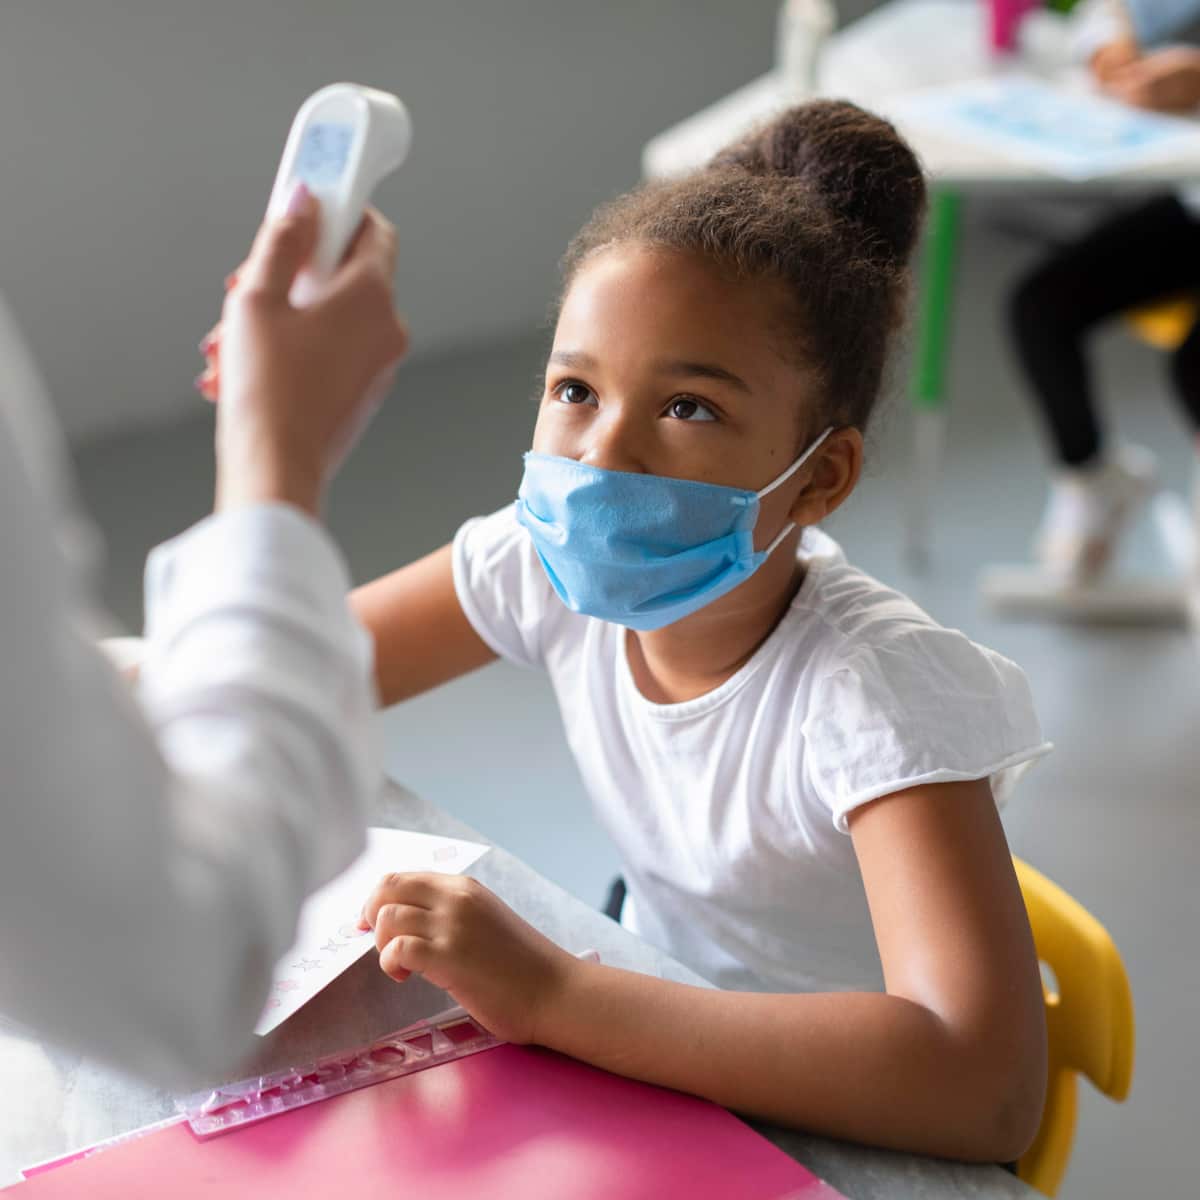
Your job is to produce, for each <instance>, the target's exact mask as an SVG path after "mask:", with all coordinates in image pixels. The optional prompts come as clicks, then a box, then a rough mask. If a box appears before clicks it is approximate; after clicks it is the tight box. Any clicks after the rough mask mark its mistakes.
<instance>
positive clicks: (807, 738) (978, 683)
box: [801, 627, 1052, 833]
mask: <svg viewBox="0 0 1200 1200" xmlns="http://www.w3.org/2000/svg"><path fill="white" fill-rule="evenodd" d="M801 729H802V733H803V736H804V777H805V779H806V781H807V783H808V786H809V787H810V788H811V789H812V791H813V792H814V793H815V794H816V796H817V798H818V800H819V801H820V802H821V804H822V805H823V806H824V807H826V808H827V809H828V810H829V812H830V814H831V815H832V817H833V821H834V824H835V825H836V826H837V828H838V829H840V830H841V831H842V832H843V833H845V832H847V831H848V824H847V817H848V815H849V813H850V812H852V811H853V810H854V809H855V808H857V807H859V806H860V805H862V804H866V803H868V802H869V801H871V800H876V799H878V798H879V797H880V796H886V795H889V794H890V793H892V792H897V791H900V790H902V789H903V788H908V787H915V786H916V785H918V784H923V783H950V782H954V781H956V780H966V779H988V780H990V782H991V785H992V792H993V795H994V796H995V797H996V801H997V803H998V804H1003V803H1004V802H1005V801H1006V800H1007V799H1008V796H1009V795H1010V794H1011V792H1012V789H1013V787H1014V786H1015V784H1016V782H1017V781H1018V779H1019V778H1020V777H1021V775H1023V774H1024V772H1025V770H1026V769H1028V767H1029V766H1030V765H1031V764H1032V763H1033V762H1034V761H1035V760H1036V759H1038V758H1040V757H1041V756H1042V755H1044V754H1047V753H1048V752H1049V751H1050V750H1051V748H1052V747H1051V746H1050V743H1048V742H1047V741H1046V740H1045V739H1044V738H1043V737H1042V731H1041V727H1040V725H1039V723H1038V719H1037V714H1036V712H1035V711H1034V706H1033V697H1032V694H1031V692H1030V689H1029V681H1028V680H1027V679H1026V677H1025V673H1024V672H1023V671H1022V670H1021V669H1020V667H1018V666H1017V665H1016V664H1015V663H1013V662H1010V661H1009V660H1008V659H1006V658H1004V657H1003V656H1002V655H999V654H996V653H994V652H993V651H991V650H987V649H985V648H984V647H982V646H978V645H976V644H975V643H974V642H972V641H971V640H970V639H969V638H967V637H965V636H964V635H963V634H961V633H959V632H957V631H955V630H949V629H942V628H940V627H931V628H926V629H920V630H909V631H906V632H904V633H900V634H897V635H896V636H894V637H892V638H889V639H888V640H887V641H885V642H883V643H882V644H880V645H875V646H871V647H869V648H866V649H864V650H861V651H859V652H856V653H855V654H853V656H852V657H850V658H849V659H848V660H847V661H846V662H845V663H844V664H841V665H837V666H835V667H834V668H833V669H832V670H830V671H829V672H828V673H827V674H825V675H824V676H823V677H822V678H820V679H819V680H818V681H817V683H816V684H815V685H814V689H813V692H812V695H811V699H810V703H809V706H808V711H807V714H806V716H805V718H804V721H803V723H802V726H801Z"/></svg>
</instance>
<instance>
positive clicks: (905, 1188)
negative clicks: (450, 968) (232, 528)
mask: <svg viewBox="0 0 1200 1200" xmlns="http://www.w3.org/2000/svg"><path fill="white" fill-rule="evenodd" d="M376 822H377V823H378V824H382V825H394V826H399V827H403V828H406V829H415V830H420V831H423V832H427V833H439V834H444V835H446V836H448V837H460V838H469V839H471V840H472V841H478V842H486V841H487V839H486V838H484V837H482V836H480V835H479V834H478V833H476V832H475V831H474V830H472V829H470V828H468V827H467V826H465V825H463V824H462V823H461V822H460V821H457V820H455V819H454V818H453V817H451V816H449V815H448V814H447V813H444V812H442V811H441V810H440V809H438V808H437V807H435V806H434V805H432V804H430V803H428V802H426V801H423V800H421V799H420V798H418V797H417V796H415V795H413V794H412V793H411V792H408V791H406V790H405V789H403V788H400V787H398V786H396V785H395V784H390V785H388V786H387V788H385V790H384V793H383V795H382V796H381V798H380V802H379V807H378V812H377V815H376ZM470 874H472V875H475V876H476V877H477V878H478V879H480V880H481V881H482V882H483V883H486V884H487V885H488V886H489V887H490V888H492V889H493V890H494V891H495V892H496V893H497V894H498V895H500V896H502V897H503V898H504V899H505V900H506V901H507V902H508V903H509V904H511V905H512V907H513V908H515V909H516V910H517V912H519V913H520V914H521V915H522V916H523V917H524V918H525V919H526V920H528V921H530V922H531V923H532V924H534V925H536V926H537V927H538V928H539V929H541V930H542V931H543V932H545V933H546V934H547V935H548V936H549V937H551V938H553V939H554V940H555V941H556V942H558V943H559V944H560V945H562V946H565V947H567V948H568V949H570V950H575V951H579V950H584V949H587V948H589V947H592V948H595V949H596V950H598V951H599V952H600V955H601V958H602V959H603V960H604V961H605V962H608V963H612V964H613V965H616V966H621V967H626V968H628V969H630V970H634V971H642V972H645V973H648V974H654V975H658V976H660V977H662V978H664V979H672V980H677V981H679V982H681V983H692V984H703V982H704V981H703V980H701V979H699V978H698V977H697V976H695V975H693V974H692V973H691V972H690V971H689V970H687V968H685V967H683V966H681V965H680V964H679V963H677V962H675V961H674V960H673V959H671V958H669V957H668V956H667V955H665V954H662V953H661V952H659V951H657V950H655V949H653V948H652V947H650V946H648V945H646V944H645V943H644V942H642V941H640V940H639V939H637V938H636V937H634V936H633V935H632V934H630V933H627V932H626V931H625V930H624V929H622V928H621V927H620V926H618V925H616V924H614V923H613V922H612V921H610V920H609V919H608V918H607V917H605V916H603V915H602V914H601V913H599V912H597V911H595V910H593V909H591V908H589V907H588V906H587V905H586V904H584V903H582V902H581V901H580V900H578V899H576V898H575V897H573V896H571V895H570V894H568V893H567V892H565V891H563V890H562V889H561V888H559V887H557V886H556V885H555V884H552V883H551V882H550V881H549V880H547V879H544V878H543V877H542V876H540V875H539V874H537V872H536V871H534V870H533V869H532V868H531V867H528V866H526V865H525V864H524V863H523V862H521V861H520V860H519V859H517V858H514V857H513V856H512V855H511V854H509V853H507V852H506V851H504V850H500V849H493V850H492V851H491V852H490V853H489V854H486V855H485V856H484V857H483V858H482V859H481V860H480V861H479V862H478V863H477V864H476V865H475V866H474V867H473V868H472V870H471V872H470ZM447 1005H448V1001H447V999H446V996H445V994H444V993H443V992H440V991H438V990H437V989H436V988H433V987H431V986H430V985H429V984H427V983H425V981H424V980H421V979H416V978H414V979H411V980H409V982H408V983H406V984H404V985H403V986H402V987H398V986H396V985H395V984H394V983H392V982H391V981H390V980H388V979H387V978H386V977H385V976H384V975H383V974H382V973H381V972H380V971H379V969H378V967H377V965H376V961H375V956H374V955H370V954H369V955H367V956H366V957H365V958H363V959H361V960H360V961H359V962H358V963H357V964H356V965H355V966H354V967H352V968H351V969H350V970H349V971H347V972H346V973H345V974H344V975H342V976H341V977H340V978H339V979H338V980H337V981H336V982H335V983H333V984H331V985H330V986H329V987H328V988H326V989H325V991H324V992H322V993H320V994H319V995H318V996H316V997H315V998H314V999H313V1000H312V1001H310V1003H309V1004H308V1005H306V1006H305V1007H304V1008H303V1009H301V1010H300V1012H298V1013H297V1014H296V1015H295V1016H294V1017H292V1018H291V1020H289V1021H288V1022H286V1023H285V1024H284V1025H283V1026H281V1027H280V1028H279V1029H277V1030H276V1031H275V1032H274V1033H273V1034H271V1035H270V1036H268V1037H267V1038H264V1039H263V1044H262V1049H261V1053H260V1055H259V1056H258V1058H257V1059H256V1062H255V1064H253V1065H251V1066H249V1067H248V1068H247V1070H246V1072H245V1073H246V1074H247V1075H249V1074H251V1073H253V1071H254V1070H255V1069H256V1067H258V1068H261V1069H263V1070H270V1069H273V1068H276V1067H282V1066H286V1065H293V1064H296V1063H303V1062H307V1061H311V1060H312V1059H314V1058H317V1057H319V1056H320V1055H322V1054H327V1053H330V1052H332V1051H334V1050H339V1049H343V1048H345V1047H352V1046H356V1045H361V1044H363V1043H365V1042H368V1041H371V1040H372V1039H374V1038H377V1037H380V1036H382V1035H384V1034H386V1033H390V1032H391V1031H392V1030H394V1029H400V1028H402V1027H404V1026H405V1025H408V1024H410V1023H411V1022H412V1021H415V1020H418V1019H419V1018H421V1017H424V1016H429V1015H431V1014H433V1013H435V1012H438V1011H440V1010H441V1009H444V1008H446V1007H447ZM202 1082H204V1081H200V1080H197V1081H196V1083H197V1085H198V1086H199V1085H200V1084H201V1083H202ZM210 1082H211V1081H210ZM173 1112H174V1105H173V1102H172V1098H171V1096H170V1095H168V1094H167V1093H165V1092H162V1091H157V1090H155V1089H152V1088H147V1087H146V1086H144V1085H142V1084H139V1083H135V1082H132V1081H130V1080H127V1079H123V1078H121V1077H119V1076H117V1075H115V1074H114V1073H113V1072H111V1071H108V1070H106V1069H104V1068H102V1067H99V1066H97V1065H96V1064H94V1063H91V1062H89V1061H87V1060H85V1059H80V1058H79V1057H78V1056H77V1055H71V1054H68V1053H64V1052H62V1051H59V1050H56V1049H52V1048H48V1047H45V1046H43V1045H41V1044H40V1043H39V1042H37V1041H34V1040H30V1039H28V1038H27V1037H25V1036H22V1034H20V1033H19V1032H17V1031H15V1030H13V1029H11V1028H7V1027H5V1026H3V1025H0V1186H3V1185H5V1184H7V1183H10V1182H12V1181H13V1180H14V1179H16V1178H17V1177H18V1171H19V1169H20V1168H21V1167H22V1166H28V1165H29V1164H31V1163H34V1162H39V1161H42V1160H44V1159H47V1158H50V1157H53V1156H56V1155H59V1154H63V1153H66V1152H67V1151H69V1150H73V1149H76V1148H78V1147H80V1146H83V1145H87V1144H90V1143H92V1142H96V1141H100V1140H102V1139H104V1138H109V1137H112V1136H114V1135H116V1134H119V1133H123V1132H126V1131H127V1130H131V1129H136V1128H138V1127H139V1126H141V1125H146V1124H149V1123H150V1122H152V1121H156V1120H160V1119H162V1118H163V1117H166V1116H169V1115H171V1114H172V1113H173ZM757 1128H758V1129H759V1130H760V1131H761V1132H762V1133H763V1134H765V1135H766V1136H767V1137H768V1138H770V1140H771V1141H772V1142H774V1143H775V1144H776V1145H777V1146H779V1147H780V1148H781V1149H783V1150H784V1151H785V1152H786V1153H788V1154H790V1155H792V1157H793V1158H796V1159H798V1160H799V1161H800V1162H802V1163H804V1164H805V1165H806V1166H807V1167H809V1168H810V1169H811V1170H812V1171H814V1172H816V1174H818V1175H820V1176H821V1177H822V1178H824V1179H826V1180H828V1181H829V1182H830V1183H831V1184H833V1185H834V1187H836V1188H838V1189H840V1190H841V1191H843V1192H844V1193H845V1194H846V1195H847V1196H849V1197H851V1198H852V1200H884V1198H886V1200H903V1198H905V1197H913V1198H918V1200H942V1198H943V1197H945V1198H946V1200H949V1198H950V1197H979V1198H981V1200H1001V1198H1002V1197H1022V1196H1024V1197H1029V1196H1032V1195H1034V1193H1033V1192H1031V1191H1030V1190H1029V1189H1028V1188H1026V1187H1025V1185H1024V1184H1022V1183H1020V1182H1019V1181H1018V1180H1017V1179H1015V1178H1014V1177H1013V1176H1011V1175H1008V1174H1006V1173H1005V1172H1004V1171H1002V1170H1000V1168H998V1167H978V1166H966V1165H962V1164H957V1163H946V1162H940V1161H936V1160H932V1159H923V1158H916V1157H913V1156H911V1155H904V1154H893V1153H889V1152H886V1151H881V1150H871V1149H867V1148H865V1147H861V1146H855V1145H851V1144H848V1143H841V1142H833V1141H828V1140H826V1139H824V1138H817V1137H810V1136H808V1135H805V1134H800V1133H795V1132H792V1131H790V1130H784V1129H777V1128H774V1127H771V1126H757ZM19 1195H20V1192H19V1191H17V1192H16V1193H14V1200H15V1198H16V1196H19Z"/></svg>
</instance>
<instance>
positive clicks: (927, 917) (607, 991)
mask: <svg viewBox="0 0 1200 1200" xmlns="http://www.w3.org/2000/svg"><path fill="white" fill-rule="evenodd" d="M851 834H852V836H853V838H854V845H855V849H856V851H857V853H858V857H859V862H860V864H861V866H862V873H863V878H864V880H865V883H866V889H867V896H868V900H869V902H870V906H871V915H872V919H873V921H874V925H875V933H876V938H877V940H878V944H879V952H880V957H881V959H882V962H883V968H884V975H885V979H886V985H887V992H886V993H826V994H816V995H765V994H756V993H742V992H726V991H716V990H710V989H706V988H694V987H688V986H685V985H682V984H677V983H670V982H667V981H665V980H660V979H654V978H650V977H648V976H644V975H637V974H633V973H632V972H628V971H621V970H617V969H615V968H612V967H606V966H602V965H597V964H593V963H586V962H580V961H578V960H576V959H574V958H572V957H571V956H570V955H568V954H566V953H565V952H564V951H562V950H560V949H559V948H558V947H556V946H554V945H553V943H551V942H549V941H548V940H547V939H545V938H543V937H542V936H541V935H540V934H538V933H537V932H536V931H534V930H533V929H531V928H530V927H529V926H528V925H526V924H525V923H524V922H522V921H521V920H520V919H519V918H518V917H517V916H516V915H515V914H514V913H512V912H511V910H509V909H508V908H507V907H506V906H505V905H503V904H502V903H501V902H500V901H499V900H498V899H497V898H496V897H495V896H493V895H492V894H491V893H490V892H488V891H487V890H486V889H485V888H483V887H482V886H481V885H479V884H477V883H475V882H474V881H473V880H469V879H462V878H453V879H447V880H445V881H443V880H440V879H439V878H438V877H436V876H393V877H390V878H389V879H388V880H385V881H384V883H383V884H381V885H380V887H379V888H378V889H377V890H376V892H375V894H374V895H373V897H372V899H371V901H370V902H369V903H368V906H367V908H366V910H365V920H366V923H367V924H369V925H371V926H372V927H374V928H375V931H376V943H377V945H378V946H379V948H380V950H381V958H380V965H381V966H382V967H383V969H384V970H385V971H386V972H387V973H388V974H390V975H392V976H393V977H395V978H398V979H403V978H405V977H406V976H407V974H408V973H409V972H410V971H414V970H415V971H420V972H421V973H423V974H424V975H425V976H426V977H427V978H428V979H429V980H430V981H431V982H433V983H434V984H436V985H437V986H439V987H443V988H446V989H448V990H449V991H451V992H452V993H453V994H454V995H455V997H456V998H457V999H458V1000H459V1002H460V1003H462V1004H464V1005H465V1006H466V1007H467V1009H468V1011H470V1012H472V1013H473V1014H474V1015H475V1016H476V1017H477V1018H478V1019H479V1020H481V1021H482V1022H483V1023H484V1024H485V1025H486V1026H488V1028H490V1029H492V1030H493V1031H494V1032H496V1033H497V1034H498V1035H499V1036H502V1037H506V1038H509V1039H510V1040H514V1041H536V1042H538V1043H540V1044H542V1045H545V1046H550V1047H552V1048H553V1049H556V1050H561V1051H563V1052H564V1053H567V1054H570V1055H573V1056H574V1057H576V1058H580V1059H583V1060H585V1061H587V1062H590V1063H594V1064H595V1065H596V1066H599V1067H604V1068H605V1069H607V1070H610V1071H615V1072H617V1073H618V1074H622V1075H628V1076H632V1077H633V1078H636V1079H642V1080H646V1081H648V1082H651V1083H657V1084H662V1085H664V1086H666V1087H671V1088H676V1089H678V1090H679V1091H683V1092H691V1093H694V1094H696V1095H700V1096H706V1097H708V1098H709V1099H711V1100H714V1101H716V1102H717V1103H718V1104H722V1105H724V1106H725V1107H727V1108H732V1109H735V1110H737V1111H739V1112H743V1113H747V1114H750V1115H754V1116H758V1117H762V1118H766V1119H768V1120H771V1121H775V1122H778V1123H780V1124H784V1125H791V1126H798V1127H802V1128H805V1129H810V1130H813V1131H815V1132H819V1133H824V1134H829V1135H832V1136H835V1137H841V1138H850V1139H853V1140H856V1141H862V1142H870V1143H874V1144H876V1145H881V1146H891V1147H895V1148H897V1149H902V1150H909V1151H916V1152H922V1153H928V1154H938V1155H944V1156H947V1157H952V1158H961V1159H972V1160H979V1161H985V1162H1007V1161H1010V1160H1012V1159H1015V1158H1017V1157H1018V1156H1019V1155H1020V1154H1021V1153H1022V1152H1023V1151H1024V1150H1025V1149H1026V1147H1027V1146H1028V1144H1029V1142H1030V1141H1031V1140H1032V1138H1033V1135H1034V1133H1035V1132H1036V1130H1037V1126H1038V1123H1039V1121H1040V1119H1041V1111H1042V1102H1043V1095H1044V1090H1045V1085H1046V1046H1045V1017H1044V1013H1043V1009H1042V1003H1043V1002H1042V994H1041V983H1040V978H1039V974H1038V969H1037V962H1036V957H1035V954H1034V950H1033V942H1032V938H1031V936H1030V931H1029V925H1028V921H1027V919H1026V915H1025V909H1024V905H1023V902H1022V899H1021V893H1020V889H1019V887H1018V885H1017V881H1016V878H1015V875H1014V873H1013V868H1012V860H1011V858H1010V857H1009V852H1008V848H1007V845H1006V843H1005V838H1004V833H1003V830H1002V829H1001V826H1000V822H999V818H998V816H997V814H996V809H995V804H994V803H993V800H992V796H991V792H990V789H989V787H988V785H987V783H986V782H982V781H975V782H964V783H948V784H936V785H926V786H923V787H915V788H911V789H908V790H906V791H904V792H898V793H895V794H893V795H892V796H888V797H885V798H884V799H882V800H878V801H875V802H874V803H873V804H870V805H868V806H866V807H864V808H863V809H861V810H859V811H858V812H857V814H856V815H853V816H852V817H851Z"/></svg>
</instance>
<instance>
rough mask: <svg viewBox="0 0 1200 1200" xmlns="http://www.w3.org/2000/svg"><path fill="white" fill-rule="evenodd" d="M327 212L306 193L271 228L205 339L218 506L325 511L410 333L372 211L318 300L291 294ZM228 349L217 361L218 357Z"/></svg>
mask: <svg viewBox="0 0 1200 1200" xmlns="http://www.w3.org/2000/svg"><path fill="white" fill-rule="evenodd" d="M319 222H320V211H319V206H318V205H317V202H316V201H315V200H314V199H313V198H312V197H311V196H310V195H308V194H307V193H306V192H304V191H303V189H301V190H300V191H298V193H297V195H296V197H294V200H293V203H292V204H291V205H290V206H289V210H288V213H287V215H286V216H284V217H282V218H278V219H271V220H268V221H266V222H265V223H264V224H263V227H262V229H261V230H260V231H259V234H258V237H257V238H256V240H255V243H254V247H253V249H252V250H251V252H250V257H249V258H248V259H247V260H246V262H245V263H244V264H243V266H242V267H241V268H239V270H238V272H237V273H236V276H235V277H234V278H233V280H232V284H231V286H230V287H229V290H228V293H227V295H226V299H225V307H224V311H223V313H222V320H221V325H220V329H219V333H217V334H216V335H215V336H214V335H210V337H209V338H208V339H206V341H205V343H204V347H205V352H206V354H207V355H209V358H210V363H209V370H208V371H207V372H206V373H205V375H203V376H201V378H200V380H199V381H198V384H199V386H200V388H201V390H202V391H204V392H205V394H206V395H208V396H209V398H211V399H214V400H215V399H218V398H219V399H220V402H221V403H220V407H219V408H218V410H217V464H218V471H217V506H218V508H221V507H228V506H230V505H232V504H239V503H253V502H258V501H270V500H283V501H287V502H290V503H293V504H296V505H297V506H299V507H301V508H305V509H307V510H309V511H311V512H314V513H315V512H316V510H317V508H318V507H319V502H320V499H321V496H322V493H323V491H324V487H325V484H326V482H327V480H328V478H329V476H330V475H331V474H332V473H333V471H334V470H335V469H336V468H337V466H338V465H339V463H340V460H341V458H342V457H343V456H344V454H345V452H346V450H347V449H348V448H349V446H350V444H351V443H352V442H353V441H354V439H355V438H356V437H357V435H358V433H359V432H361V429H362V427H363V426H364V424H365V420H366V417H367V416H369V411H368V410H369V409H370V407H371V400H372V394H371V393H372V384H374V383H375V382H376V381H377V380H378V379H379V378H380V377H381V376H382V375H383V374H384V373H385V372H386V371H387V370H389V369H390V368H392V367H394V366H395V365H396V363H397V362H398V361H399V360H400V358H401V357H402V356H403V355H404V353H405V350H406V349H407V346H408V334H407V330H406V328H405V326H404V324H403V322H402V321H401V320H400V319H399V318H398V317H397V315H396V313H395V311H394V309H393V305H392V276H393V274H394V271H395V263H396V237H395V231H394V230H393V229H392V227H391V226H390V225H389V224H388V223H387V222H386V221H385V220H384V219H383V218H382V217H381V216H379V214H378V213H375V212H374V211H368V212H367V214H366V216H365V217H364V220H363V224H362V226H361V227H360V229H359V231H358V234H357V235H356V237H355V239H354V241H353V243H352V244H351V246H350V249H349V250H348V251H347V254H346V257H345V259H344V260H343V262H342V264H341V266H340V267H339V268H338V270H337V271H336V273H335V274H334V276H333V278H332V279H331V280H330V282H329V285H328V287H327V288H326V289H325V291H324V293H323V294H322V296H321V298H320V299H319V300H317V301H316V302H315V303H313V304H311V305H309V306H307V307H305V308H296V307H294V306H293V305H292V304H291V302H290V300H289V298H288V297H289V293H290V291H291V287H292V284H293V283H294V282H295V280H296V277H297V275H298V274H299V272H300V271H301V270H302V268H303V267H304V265H305V264H306V262H307V261H308V258H309V256H310V255H311V253H312V250H313V247H314V246H315V244H316V238H317V233H318V227H319ZM218 354H219V359H218V357H217V356H218Z"/></svg>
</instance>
